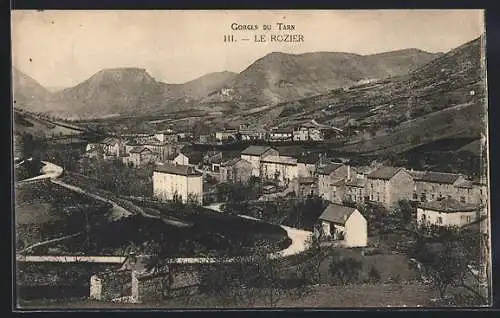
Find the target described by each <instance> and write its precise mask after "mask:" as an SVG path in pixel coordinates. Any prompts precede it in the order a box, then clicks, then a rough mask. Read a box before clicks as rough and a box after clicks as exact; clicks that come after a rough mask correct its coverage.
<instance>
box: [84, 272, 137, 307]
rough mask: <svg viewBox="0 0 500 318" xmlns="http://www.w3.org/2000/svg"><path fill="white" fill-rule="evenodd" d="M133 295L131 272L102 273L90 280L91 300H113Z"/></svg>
mask: <svg viewBox="0 0 500 318" xmlns="http://www.w3.org/2000/svg"><path fill="white" fill-rule="evenodd" d="M130 293H131V271H129V270H119V271H112V272H102V273H97V274H95V275H93V276H92V277H91V278H90V298H92V299H96V300H104V301H106V300H112V299H114V298H118V297H124V296H128V295H130Z"/></svg>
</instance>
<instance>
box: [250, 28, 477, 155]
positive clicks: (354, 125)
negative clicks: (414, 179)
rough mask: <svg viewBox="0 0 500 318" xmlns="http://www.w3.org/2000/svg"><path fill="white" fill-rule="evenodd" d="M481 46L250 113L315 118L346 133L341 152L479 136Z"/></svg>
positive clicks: (285, 119)
mask: <svg viewBox="0 0 500 318" xmlns="http://www.w3.org/2000/svg"><path fill="white" fill-rule="evenodd" d="M481 50H482V42H481V38H477V39H475V40H473V41H470V42H468V43H466V44H464V45H461V46H460V47H458V48H456V49H454V50H451V51H450V52H448V53H445V54H443V55H441V56H440V57H438V58H436V59H434V60H432V61H430V62H429V63H427V64H425V65H423V66H420V67H418V68H417V69H415V70H413V71H411V72H410V73H409V74H407V75H404V76H396V77H392V78H389V79H386V80H382V81H378V82H375V83H370V84H364V85H358V86H354V87H351V88H349V89H337V90H334V91H332V92H330V93H328V94H324V95H319V96H315V97H312V98H306V99H302V100H299V101H295V102H290V103H283V104H281V105H279V106H277V107H275V108H273V109H270V110H268V111H265V112H262V113H258V114H253V115H251V116H249V117H254V118H269V117H271V114H275V119H274V120H273V121H272V122H271V123H270V125H277V124H280V125H282V126H290V125H293V124H294V123H297V122H301V121H304V120H310V119H316V120H317V121H319V122H322V123H326V124H331V125H334V126H337V127H342V128H344V129H345V131H346V132H347V134H348V136H347V137H348V143H347V144H346V145H345V146H344V147H343V149H342V150H344V151H348V152H355V153H364V154H381V153H390V152H404V151H407V150H409V149H411V148H413V147H417V146H420V145H423V144H426V143H430V142H434V141H436V140H438V139H441V138H476V139H479V138H480V136H481V134H482V133H484V131H485V127H486V126H485V121H484V120H485V119H486V117H485V116H486V108H485V105H486V91H485V81H484V74H485V73H484V68H483V67H482V66H483V64H482V53H481ZM328 106H330V107H328ZM266 112H267V113H266ZM251 119H252V118H248V119H246V120H247V121H251Z"/></svg>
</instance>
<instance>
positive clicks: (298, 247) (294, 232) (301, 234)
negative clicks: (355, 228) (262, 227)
mask: <svg viewBox="0 0 500 318" xmlns="http://www.w3.org/2000/svg"><path fill="white" fill-rule="evenodd" d="M221 206H222V203H212V204H209V205H207V206H205V208H207V209H210V210H213V211H217V212H222V210H221ZM238 216H239V217H241V218H245V219H251V220H256V221H262V220H260V219H257V218H254V217H251V216H248V215H242V214H240V215H238ZM262 222H264V221H262ZM280 226H281V228H283V229H284V230H285V231H286V233H287V235H288V237H289V238H290V239H291V240H292V244H290V246H288V247H287V248H286V249H284V250H281V251H279V252H276V253H273V254H271V255H270V257H272V258H277V257H286V256H291V255H295V254H299V253H302V252H304V251H305V250H306V249H307V248H308V241H309V239H310V237H311V236H312V232H309V231H305V230H299V229H296V228H293V227H289V226H285V225H280Z"/></svg>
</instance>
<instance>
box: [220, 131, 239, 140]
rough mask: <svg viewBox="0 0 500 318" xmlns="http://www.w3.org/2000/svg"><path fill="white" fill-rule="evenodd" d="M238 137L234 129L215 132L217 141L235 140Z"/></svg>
mask: <svg viewBox="0 0 500 318" xmlns="http://www.w3.org/2000/svg"><path fill="white" fill-rule="evenodd" d="M237 135H238V130H236V129H226V130H222V131H217V132H215V139H216V140H217V141H228V140H236V139H237Z"/></svg>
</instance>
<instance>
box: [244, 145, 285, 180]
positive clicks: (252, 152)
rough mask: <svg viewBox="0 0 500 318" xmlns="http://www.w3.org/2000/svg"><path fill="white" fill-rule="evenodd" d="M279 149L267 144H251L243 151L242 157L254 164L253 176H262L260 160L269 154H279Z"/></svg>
mask: <svg viewBox="0 0 500 318" xmlns="http://www.w3.org/2000/svg"><path fill="white" fill-rule="evenodd" d="M278 155H279V152H278V150H276V149H274V148H271V147H267V146H250V147H248V148H247V149H245V150H243V151H242V152H241V159H243V160H246V161H248V162H250V163H251V164H252V176H256V177H258V176H260V160H261V159H262V158H264V157H267V156H278Z"/></svg>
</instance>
